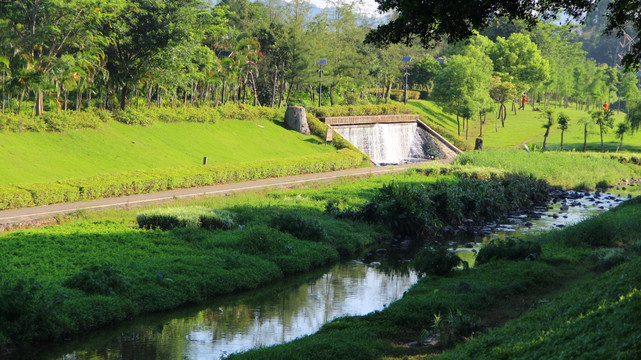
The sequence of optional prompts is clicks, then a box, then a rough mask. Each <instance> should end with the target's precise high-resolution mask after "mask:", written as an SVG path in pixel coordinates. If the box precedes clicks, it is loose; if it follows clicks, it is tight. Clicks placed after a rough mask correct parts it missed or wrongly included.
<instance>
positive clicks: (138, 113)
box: [113, 107, 155, 126]
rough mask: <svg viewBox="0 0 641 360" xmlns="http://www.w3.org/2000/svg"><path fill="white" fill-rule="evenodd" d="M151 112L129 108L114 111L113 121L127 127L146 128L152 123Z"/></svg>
mask: <svg viewBox="0 0 641 360" xmlns="http://www.w3.org/2000/svg"><path fill="white" fill-rule="evenodd" d="M151 115H152V114H151V112H149V111H146V110H144V109H142V110H140V109H136V108H132V107H129V108H127V109H126V110H124V111H122V110H116V111H114V113H113V118H114V120H116V121H118V122H121V123H123V124H127V125H142V126H148V125H151V124H153V123H154V120H155V119H154V117H153V116H151Z"/></svg>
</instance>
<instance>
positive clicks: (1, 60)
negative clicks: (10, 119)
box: [0, 55, 9, 115]
mask: <svg viewBox="0 0 641 360" xmlns="http://www.w3.org/2000/svg"><path fill="white" fill-rule="evenodd" d="M8 71H9V58H8V57H6V56H2V55H0V72H2V115H4V105H5V101H6V98H5V93H4V90H5V89H4V87H5V80H6V76H7V73H8Z"/></svg>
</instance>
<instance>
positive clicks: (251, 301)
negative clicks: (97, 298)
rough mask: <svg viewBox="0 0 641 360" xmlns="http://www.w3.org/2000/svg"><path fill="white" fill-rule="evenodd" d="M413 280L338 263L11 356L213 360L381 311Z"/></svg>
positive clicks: (401, 275)
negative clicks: (261, 287)
mask: <svg viewBox="0 0 641 360" xmlns="http://www.w3.org/2000/svg"><path fill="white" fill-rule="evenodd" d="M416 280H417V277H416V275H415V274H414V273H409V274H408V273H407V272H405V273H404V274H403V273H393V272H389V271H388V272H387V273H384V272H382V271H379V270H377V269H375V268H371V267H367V266H365V265H364V264H362V263H358V262H350V263H344V264H339V265H335V266H334V267H332V268H331V269H329V271H327V272H325V273H323V274H321V275H320V276H318V275H317V276H316V277H315V278H313V279H309V278H308V279H306V280H305V281H303V282H302V283H300V282H299V283H298V284H297V285H296V286H292V285H291V284H289V285H282V286H274V287H270V288H269V289H266V290H261V291H258V292H254V293H248V294H245V295H242V296H236V297H234V298H228V299H222V300H219V301H217V302H214V303H212V304H210V305H209V306H208V307H207V308H205V309H204V310H202V309H200V310H198V311H193V310H192V311H189V310H181V311H179V312H177V313H172V314H160V315H157V317H155V318H154V317H151V316H147V320H144V319H143V320H141V321H139V322H138V323H137V324H130V325H128V326H126V327H124V328H118V329H113V330H111V331H103V332H100V333H96V334H93V335H91V336H90V337H87V338H85V339H82V340H79V341H74V342H72V343H69V344H67V345H64V346H62V347H58V348H57V349H51V348H50V349H48V350H37V349H31V351H26V352H24V353H21V354H17V353H16V354H14V358H20V359H25V358H39V359H78V360H81V359H83V360H84V359H92V360H93V359H190V360H191V359H194V360H195V359H208V360H210V359H219V358H221V357H224V356H226V355H229V354H231V353H233V352H239V351H245V350H248V349H251V348H254V347H257V346H267V345H273V344H279V343H283V342H287V341H291V340H293V339H295V338H297V337H300V336H303V335H307V334H311V333H314V332H316V331H317V330H318V329H319V328H320V327H321V326H322V325H323V324H325V323H326V322H328V321H331V320H333V319H335V318H337V317H340V316H345V315H362V314H367V313H370V312H372V311H375V310H381V309H383V308H384V307H385V306H386V305H387V304H389V303H391V302H392V301H394V300H396V299H398V298H400V297H401V296H402V295H403V292H405V290H407V289H408V288H409V287H410V286H411V285H412V284H414V283H415V282H416ZM185 311H187V312H189V314H185V313H184V312H185ZM27 352H29V353H27ZM15 356H17V357H15Z"/></svg>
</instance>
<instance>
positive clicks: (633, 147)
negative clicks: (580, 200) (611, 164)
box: [408, 100, 641, 151]
mask: <svg viewBox="0 0 641 360" xmlns="http://www.w3.org/2000/svg"><path fill="white" fill-rule="evenodd" d="M408 105H409V106H410V107H412V108H413V109H415V110H416V112H417V113H418V114H420V115H422V116H425V117H426V118H427V120H428V121H429V122H433V123H434V124H437V125H439V126H441V127H444V128H445V129H447V130H449V131H450V132H451V133H452V134H456V133H457V125H456V116H455V115H452V114H446V113H443V111H442V109H441V108H440V107H439V106H438V105H436V104H435V103H433V102H431V101H425V100H411V101H409V102H408ZM553 109H554V110H555V113H554V118H555V119H556V117H557V116H558V114H559V113H560V112H563V113H565V114H566V115H568V116H569V117H570V119H571V122H570V125H569V127H568V130H567V131H566V132H565V134H564V149H565V150H572V149H575V150H581V149H583V125H582V124H579V123H578V122H579V121H580V120H581V119H589V118H590V114H589V113H588V112H586V111H584V110H576V109H575V106H574V104H571V105H570V106H569V107H568V108H567V109H562V108H557V109H555V108H553ZM542 114H543V113H542V112H540V111H532V108H531V107H527V109H526V110H524V111H520V110H519V111H518V112H517V114H516V115H514V112H509V113H508V116H507V119H506V121H505V127H501V123H500V121H499V123H498V131H497V127H496V118H495V116H494V114H488V119H487V121H486V123H485V125H484V126H483V146H484V148H486V149H498V148H506V147H515V146H519V145H521V144H523V143H527V144H528V145H529V146H530V147H531V146H532V145H533V144H536V146H537V147H538V148H540V147H541V145H542V143H543V134H544V133H545V129H543V127H542V125H543V124H544V123H545V120H544V119H543V118H542ZM614 119H615V124H616V123H618V122H621V121H624V119H625V114H623V113H620V112H619V113H617V112H616V111H615V118H614ZM462 121H463V120H462V119H461V123H462ZM469 124H470V128H469V132H468V139H467V140H465V131H464V129H463V128H461V136H460V139H462V140H463V141H466V143H468V144H469V145H470V146H472V147H473V146H474V140H475V139H476V138H477V137H478V136H479V135H480V131H479V130H480V123H479V120H478V118H474V119H470V122H469ZM618 142H619V141H618V140H617V139H616V138H615V135H614V130H613V129H610V130H609V131H608V133H607V134H605V135H604V144H605V147H606V150H608V151H614V150H615V149H616V147H617V144H618ZM560 143H561V130H559V129H558V127H557V125H555V126H554V127H553V128H552V129H551V131H550V135H549V137H548V140H547V148H548V149H558V148H559V147H560ZM587 148H588V150H600V149H601V143H600V137H599V129H598V127H597V126H593V127H592V128H590V129H589V133H588V147H587ZM622 150H626V151H640V150H641V133H638V132H637V133H636V134H626V135H625V137H624V141H623V148H622Z"/></svg>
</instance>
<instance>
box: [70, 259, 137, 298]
mask: <svg viewBox="0 0 641 360" xmlns="http://www.w3.org/2000/svg"><path fill="white" fill-rule="evenodd" d="M63 285H64V286H65V287H68V288H70V289H78V290H82V291H84V292H85V293H87V294H100V295H122V294H126V293H127V292H128V291H129V290H130V287H131V286H130V285H129V282H127V280H125V278H124V275H123V273H122V271H119V270H116V269H114V268H112V267H111V266H97V265H94V266H91V267H89V268H86V269H83V270H82V271H80V272H79V273H77V274H76V275H74V276H72V277H70V278H69V279H67V280H65V281H64V282H63Z"/></svg>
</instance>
